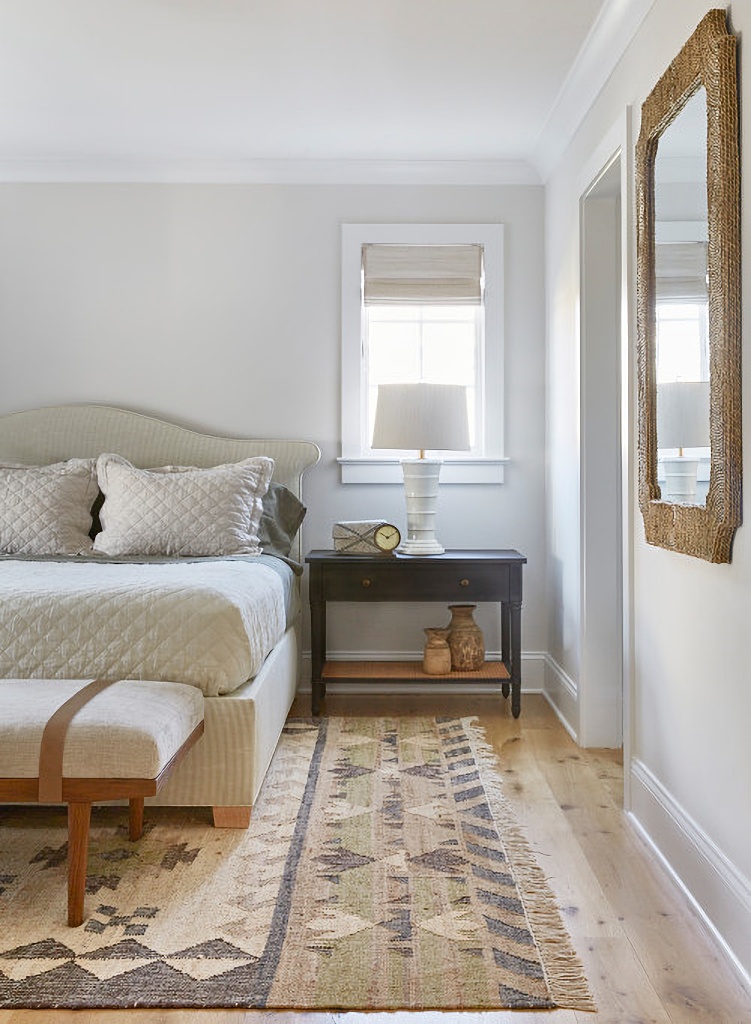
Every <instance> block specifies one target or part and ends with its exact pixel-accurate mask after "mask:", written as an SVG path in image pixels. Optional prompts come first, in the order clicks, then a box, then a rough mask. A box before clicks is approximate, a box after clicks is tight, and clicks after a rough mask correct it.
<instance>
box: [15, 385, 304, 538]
mask: <svg viewBox="0 0 751 1024" xmlns="http://www.w3.org/2000/svg"><path fill="white" fill-rule="evenodd" d="M102 452H117V453H118V454H119V455H122V456H124V457H125V458H126V459H128V460H129V461H130V462H132V463H133V465H135V466H139V467H141V468H144V469H146V468H148V467H149V466H166V465H183V466H186V465H187V466H216V465H218V464H220V463H222V462H238V461H239V460H240V459H247V458H250V457H252V456H254V455H268V456H269V457H270V458H272V459H274V480H276V481H278V482H279V483H282V484H284V485H285V486H286V487H289V489H290V490H291V491H292V492H293V493H294V494H296V495H297V496H298V498H300V499H302V476H303V473H304V472H305V470H306V469H309V468H310V467H311V466H315V464H316V463H317V462H318V460H319V459H320V457H321V450H320V448H319V447H318V445H317V444H314V443H313V442H312V441H286V440H278V439H277V440H271V439H256V438H234V437H216V436H214V435H212V434H201V433H198V432H197V431H195V430H188V429H187V428H186V427H180V426H177V425H176V424H174V423H167V422H166V421H164V420H159V419H156V418H155V417H153V416H144V415H142V414H141V413H136V412H130V411H129V410H127V409H115V408H112V407H110V406H106V405H58V406H51V407H49V408H46V409H27V410H24V411H23V412H16V413H9V414H7V415H5V416H0V461H5V462H18V463H23V464H24V465H30V466H43V465H46V464H48V463H51V462H60V461H62V460H64V459H71V458H82V459H86V458H93V457H95V456H97V455H100V454H101V453H102ZM296 548H297V550H295V548H293V551H292V552H291V554H292V557H293V558H295V557H296V558H299V557H300V541H299V535H298V539H297V542H296Z"/></svg>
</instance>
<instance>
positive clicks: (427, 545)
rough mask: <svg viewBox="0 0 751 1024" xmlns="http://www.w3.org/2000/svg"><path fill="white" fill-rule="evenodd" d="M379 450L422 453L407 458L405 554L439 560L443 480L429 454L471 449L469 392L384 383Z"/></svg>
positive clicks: (376, 439)
mask: <svg viewBox="0 0 751 1024" xmlns="http://www.w3.org/2000/svg"><path fill="white" fill-rule="evenodd" d="M373 447H374V448H397V449H401V450H409V449H412V450H418V451H419V452H420V457H419V458H417V459H415V458H406V459H402V460H401V463H402V471H403V473H404V489H405V492H406V499H407V539H406V540H404V541H403V542H402V544H401V546H400V547H399V552H400V553H401V554H404V555H440V554H442V553H443V550H444V548H443V545H442V544H440V543H439V541H438V540H437V539H436V535H435V517H436V505H437V502H438V476H439V474H440V471H441V464H442V460H441V459H438V458H425V451H426V450H429V451H467V450H469V447H470V445H469V420H468V417H467V389H466V388H465V387H464V386H462V385H459V384H424V383H423V384H380V385H379V387H378V401H377V404H376V414H375V426H374V429H373Z"/></svg>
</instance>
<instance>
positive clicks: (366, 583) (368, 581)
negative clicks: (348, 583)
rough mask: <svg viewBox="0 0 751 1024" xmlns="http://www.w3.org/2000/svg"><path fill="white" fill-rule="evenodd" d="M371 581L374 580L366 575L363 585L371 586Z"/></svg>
mask: <svg viewBox="0 0 751 1024" xmlns="http://www.w3.org/2000/svg"><path fill="white" fill-rule="evenodd" d="M371 582H372V581H371V580H369V579H368V577H367V576H366V577H365V579H364V580H363V581H362V585H363V586H364V587H369V586H370V584H371Z"/></svg>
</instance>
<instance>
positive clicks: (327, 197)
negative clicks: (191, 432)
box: [0, 184, 547, 685]
mask: <svg viewBox="0 0 751 1024" xmlns="http://www.w3.org/2000/svg"><path fill="white" fill-rule="evenodd" d="M543 206H544V200H543V190H542V188H541V187H535V186H499V187H459V186H451V187H439V186H429V187H414V186H404V187H402V186H351V185H348V186H330V185H310V186H302V185H280V186H272V185H269V186H264V185H216V186H215V185H139V184H132V185H117V184H102V185H79V184H61V185H48V184H28V185H3V186H0V222H1V223H2V225H3V231H2V232H1V233H0V339H2V341H1V344H2V352H3V374H2V378H0V411H9V410H16V409H21V408H24V407H29V406H37V405H51V404H56V403H62V402H83V401H95V402H101V403H106V404H111V405H120V406H125V407H129V408H135V409H137V410H139V411H142V412H147V413H151V414H155V415H160V416H164V417H165V418H168V419H175V420H177V421H179V422H182V423H185V424H187V425H189V426H194V427H196V428H198V429H207V430H209V431H214V432H217V433H229V434H238V435H245V436H248V435H251V436H253V435H255V436H258V435H261V436H270V437H274V436H278V437H290V436H293V437H302V438H310V439H312V440H314V441H316V442H317V443H318V444H319V445H320V446H321V447H322V449H323V460H322V462H321V464H320V465H319V466H318V467H317V468H316V469H315V470H314V471H313V472H312V473H311V474H310V475H309V477H308V479H307V482H306V487H305V494H306V501H307V504H308V505H309V508H310V511H309V515H308V519H307V520H306V524H305V534H304V543H305V545H306V546H307V547H308V548H310V547H326V546H330V543H331V527H332V524H333V523H334V522H335V521H336V520H337V519H343V518H344V519H361V518H369V517H371V516H379V515H382V516H384V517H386V518H391V519H393V520H394V521H396V522H397V524H399V525H401V526H404V521H405V511H404V505H403V488H402V487H400V486H385V487H376V486H370V485H367V486H366V485H346V486H343V485H341V484H340V482H339V469H338V465H337V464H336V461H335V460H336V457H337V456H338V455H339V454H340V451H339V424H340V230H341V224H342V222H347V221H349V222H361V223H377V222H385V223H392V222H397V223H398V222H400V221H403V222H433V221H436V222H452V221H453V222H459V223H463V222H480V223H482V222H485V221H498V222H502V223H503V224H504V225H505V239H506V252H505V266H506V271H505V272H506V281H505V294H506V314H505V350H506V357H505V371H506V391H507V398H508V401H507V408H506V440H507V455H509V456H510V458H511V462H510V465H509V466H508V469H507V474H506V483H505V484H503V485H499V486H460V485H452V486H446V487H444V488H442V492H441V505H440V512H439V534H440V537H441V539H442V541H443V543H444V544H446V545H448V546H454V547H470V548H471V547H477V548H482V547H516V548H518V549H520V550H521V551H522V552H524V553H525V554H526V555H527V557H528V558H529V565H528V567H527V570H528V571H527V573H526V577H525V586H526V595H525V611H524V637H523V646H524V648H525V649H526V650H527V651H529V652H533V653H535V652H542V651H544V649H545V639H546V629H547V625H546V595H545V591H544V585H543V579H544V562H545V552H544V525H543V515H544V509H543V506H544V493H543V487H544V452H543V448H544V415H545V413H544V314H543V265H544V257H543ZM444 620H446V621H447V620H448V613H447V612H446V611H445V609H441V608H440V607H438V606H433V607H427V608H425V607H422V608H419V607H418V608H410V609H404V608H400V607H398V606H396V607H395V606H390V607H389V606H383V607H382V608H373V609H372V610H370V611H369V613H368V614H367V615H363V614H362V608H356V607H355V608H348V607H346V606H344V607H337V608H334V609H332V615H331V628H330V640H331V646H332V648H333V649H334V650H339V651H350V650H356V651H366V652H368V651H380V652H386V653H388V652H399V651H408V652H416V651H420V650H421V649H422V644H423V640H424V636H423V633H422V629H423V627H424V626H429V625H438V624H441V623H442V622H443V621H444ZM479 621H480V622H481V624H482V625H483V626H484V627H485V629H486V633H487V642H488V647H489V649H491V650H492V649H497V647H498V645H499V637H498V628H497V615H495V614H494V609H493V608H492V607H488V608H483V609H480V612H479ZM541 664H542V661H541V657H537V658H532V659H531V660H530V663H529V665H528V672H527V677H528V678H527V683H528V684H531V685H534V683H535V679H536V678H539V677H540V671H539V670H540V666H541Z"/></svg>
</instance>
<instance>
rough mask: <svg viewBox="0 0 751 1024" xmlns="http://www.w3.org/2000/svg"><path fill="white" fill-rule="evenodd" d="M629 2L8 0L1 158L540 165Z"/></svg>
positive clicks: (2, 21)
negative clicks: (607, 31)
mask: <svg viewBox="0 0 751 1024" xmlns="http://www.w3.org/2000/svg"><path fill="white" fill-rule="evenodd" d="M649 2H651V0H649ZM629 4H630V5H631V7H633V6H634V0H369V2H365V0H0V163H2V164H4V165H5V166H6V167H12V166H17V167H20V166H25V167H26V168H27V170H30V169H32V168H34V167H36V168H37V170H38V169H39V168H40V167H43V166H45V165H47V166H52V165H61V164H66V163H67V164H76V165H80V166H84V165H86V164H89V165H91V166H99V167H102V166H105V165H106V166H108V167H110V168H112V167H116V166H118V165H120V166H122V167H126V166H128V165H131V166H132V165H135V164H137V163H139V162H140V163H141V164H143V165H146V164H149V165H152V166H157V165H158V166H160V167H166V166H170V165H171V166H183V167H185V166H188V165H191V164H193V165H196V164H206V163H214V164H216V165H219V164H225V165H240V164H249V163H252V162H254V161H266V162H268V161H282V162H285V161H407V162H409V161H438V162H441V161H443V162H446V161H473V162H483V161H485V162H488V161H490V162H498V161H529V162H530V163H532V162H534V159H535V152H536V148H537V147H538V146H539V143H540V139H541V137H542V135H543V132H544V130H545V127H546V123H547V122H548V120H549V118H550V115H551V112H552V111H553V110H554V108H555V107H556V102H557V101H560V97H561V95H562V93H561V90H562V89H563V87H564V84H565V83H566V82H567V76H569V74H570V72H571V69H572V67H573V66H574V65H575V64H576V61H577V56H578V55H580V52H581V51H582V47H583V46H584V44H585V41H587V39H588V36H589V39H590V42H591V39H592V37H593V35H596V29H597V25H596V22H597V20H598V15H599V16H600V17H599V26H600V28H601V27H602V24H603V22H604V19H605V16H606V15H612V14H613V11H614V9H625V8H626V7H628V6H629ZM645 4H646V0H639V2H638V3H637V4H636V6H637V7H644V6H645ZM611 20H612V18H611ZM593 26H595V32H594V33H593V31H592V30H593ZM0 176H2V175H1V174H0ZM32 176H33V174H32ZM5 177H6V180H7V175H5Z"/></svg>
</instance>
